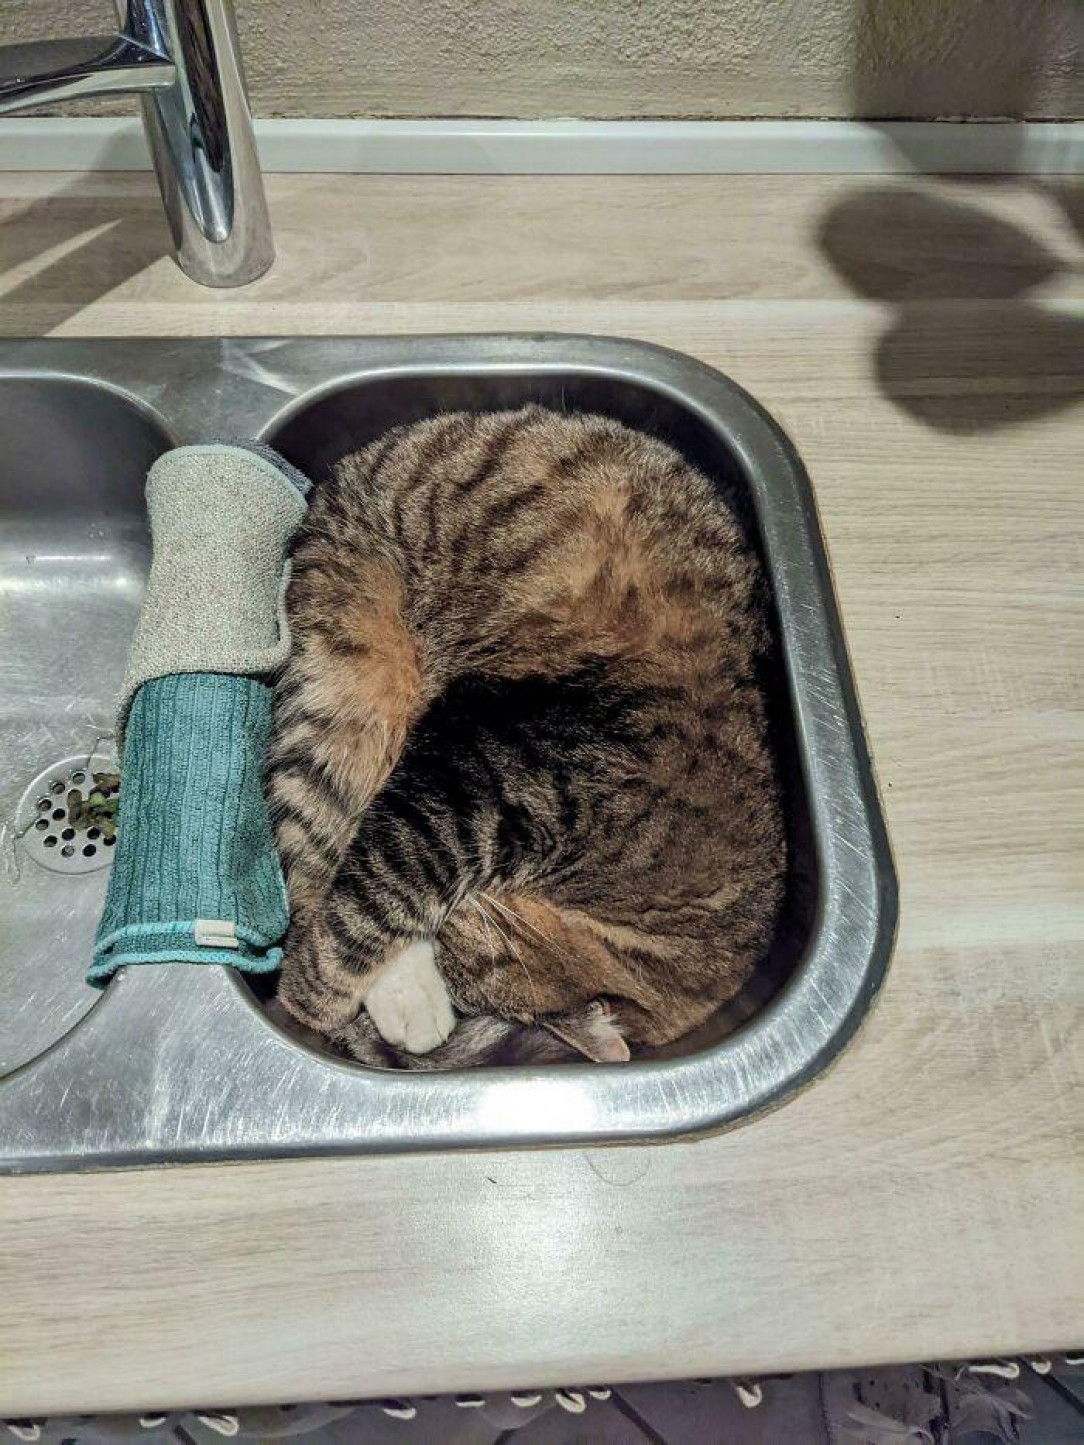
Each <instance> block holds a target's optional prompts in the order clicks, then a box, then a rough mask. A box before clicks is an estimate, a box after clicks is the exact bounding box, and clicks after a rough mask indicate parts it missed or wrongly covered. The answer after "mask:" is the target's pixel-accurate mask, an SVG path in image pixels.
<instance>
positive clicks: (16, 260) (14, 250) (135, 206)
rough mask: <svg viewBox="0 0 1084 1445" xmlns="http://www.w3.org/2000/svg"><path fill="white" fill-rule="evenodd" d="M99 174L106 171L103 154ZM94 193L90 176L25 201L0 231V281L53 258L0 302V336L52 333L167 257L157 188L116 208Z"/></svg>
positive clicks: (107, 159) (111, 201)
mask: <svg viewBox="0 0 1084 1445" xmlns="http://www.w3.org/2000/svg"><path fill="white" fill-rule="evenodd" d="M122 144H123V143H118V145H122ZM104 168H105V169H107V170H112V169H113V166H112V165H110V157H109V154H108V153H107V155H106V156H105V159H104ZM95 191H96V187H95V177H94V176H93V175H91V176H79V177H77V178H76V179H74V180H73V181H72V183H71V185H70V186H67V187H66V188H65V189H64V190H61V191H54V192H52V194H50V195H48V196H45V197H42V198H41V199H40V200H35V201H31V202H30V204H29V205H26V206H24V207H23V208H22V209H20V210H19V211H17V212H16V213H15V214H14V215H11V216H9V217H8V218H7V219H5V220H4V221H3V222H2V223H0V275H8V274H11V273H12V272H13V271H15V270H16V269H17V268H20V267H24V266H26V265H27V264H28V263H33V262H34V261H35V259H36V258H37V257H39V256H41V255H42V253H43V252H54V253H55V259H53V260H47V261H46V262H45V264H44V265H42V266H40V267H39V268H38V269H36V270H34V271H33V272H32V273H31V274H30V275H27V276H25V277H24V278H23V279H22V280H19V281H16V282H15V283H14V285H12V286H10V287H9V288H8V289H7V290H6V291H4V293H3V295H2V296H0V331H2V332H3V333H4V334H7V335H11V334H18V335H20V336H44V335H47V334H48V333H49V332H51V331H56V330H57V329H59V328H60V327H62V326H63V325H64V323H65V322H66V321H68V320H69V319H70V318H71V317H72V316H76V315H78V313H79V312H80V311H82V310H83V308H84V307H85V306H89V305H91V303H92V302H94V301H97V300H99V299H100V298H101V297H102V296H106V295H108V294H109V292H110V291H114V290H116V288H117V287H118V286H122V285H123V284H124V283H125V282H126V281H129V280H130V279H131V278H132V277H133V276H138V275H139V273H140V272H141V271H145V270H146V269H147V267H148V266H150V265H152V264H153V263H154V262H155V261H158V260H160V259H161V258H162V257H163V256H167V255H169V254H170V249H171V247H170V236H169V227H168V225H167V222H166V218H165V212H164V211H163V209H162V202H161V200H160V199H159V196H158V191H157V188H148V189H147V190H146V193H145V194H141V195H139V196H135V195H132V196H127V197H126V198H125V200H124V203H123V206H120V205H118V200H117V197H116V196H115V195H113V196H109V195H100V194H96V193H95ZM8 204H9V205H13V204H14V203H10V202H9V203H8ZM150 216H153V217H154V219H149V217H150ZM156 222H157V224H156ZM16 307H17V308H19V310H18V311H13V308H16ZM24 308H25V309H24ZM31 308H32V309H31ZM28 316H29V318H30V319H29V321H28V320H27V317H28Z"/></svg>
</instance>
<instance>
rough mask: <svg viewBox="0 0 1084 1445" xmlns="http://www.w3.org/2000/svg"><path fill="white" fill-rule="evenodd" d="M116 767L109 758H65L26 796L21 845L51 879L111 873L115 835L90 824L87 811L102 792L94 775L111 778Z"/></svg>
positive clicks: (45, 772) (19, 821) (21, 812)
mask: <svg viewBox="0 0 1084 1445" xmlns="http://www.w3.org/2000/svg"><path fill="white" fill-rule="evenodd" d="M116 766H117V765H116V763H115V761H114V760H113V758H112V756H111V755H105V754H102V753H95V754H94V755H93V756H92V757H90V758H88V757H87V755H86V753H81V754H80V755H79V756H78V757H74V758H61V760H60V761H59V762H57V763H53V765H52V766H51V767H48V768H45V769H44V770H43V771H42V772H40V773H39V774H38V776H37V777H36V778H35V779H34V781H33V782H32V783H31V784H30V786H29V787H28V788H27V790H26V792H25V793H24V794H23V796H22V801H21V802H20V804H19V812H18V818H17V821H16V831H17V832H18V835H19V841H20V842H21V843H22V846H23V848H24V849H25V850H26V852H27V853H29V855H30V857H31V858H33V860H34V862H35V863H40V864H41V866H42V867H43V868H48V869H50V870H51V871H52V872H53V873H93V871H94V870H95V869H96V868H105V867H108V865H109V861H110V859H111V858H112V856H113V853H114V852H115V851H116V842H117V835H116V832H115V831H112V832H111V831H110V829H109V828H108V827H104V828H103V827H99V826H95V825H94V824H93V823H90V824H88V823H87V822H86V818H85V810H86V807H87V805H88V804H89V802H90V796H91V794H92V793H94V792H96V791H97V792H99V793H100V792H101V791H102V785H101V784H99V783H96V782H95V780H94V774H95V773H98V774H103V773H106V774H110V773H113V772H115V771H116ZM106 796H110V795H109V794H108V793H107V794H106ZM81 812H82V813H83V814H84V817H83V818H82V820H80V818H79V815H80V813H81ZM73 821H75V823H76V826H73Z"/></svg>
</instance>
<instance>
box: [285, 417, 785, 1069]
mask: <svg viewBox="0 0 1084 1445" xmlns="http://www.w3.org/2000/svg"><path fill="white" fill-rule="evenodd" d="M287 605H288V613H289V618H290V625H291V628H292V631H293V650H292V653H291V657H290V660H289V662H288V664H287V666H286V667H285V669H284V671H283V674H282V676H281V679H280V681H279V683H278V685H277V688H276V692H275V714H274V729H273V742H272V751H271V767H270V773H269V784H268V789H269V799H270V803H271V808H272V815H273V818H274V821H275V826H276V833H277V839H278V843H279V847H280V850H281V854H282V858H283V863H284V868H285V872H286V878H287V886H288V891H289V896H290V905H291V925H290V932H289V935H288V938H287V943H286V961H285V964H284V966H283V970H282V975H281V980H280V983H279V1000H280V1002H281V1005H283V1006H284V1007H285V1009H286V1011H287V1012H288V1013H289V1014H290V1015H292V1016H293V1018H294V1019H296V1020H297V1021H299V1022H300V1023H301V1024H302V1025H305V1026H306V1027H307V1028H308V1029H311V1030H313V1031H315V1032H316V1033H317V1034H320V1035H322V1036H323V1037H324V1038H325V1039H326V1040H330V1041H331V1043H332V1044H333V1045H334V1046H335V1047H336V1048H337V1049H338V1050H340V1051H342V1052H345V1053H347V1054H350V1055H352V1056H353V1057H355V1058H359V1059H361V1060H363V1061H366V1062H371V1063H373V1062H375V1063H385V1064H392V1065H398V1066H406V1067H448V1066H450V1065H452V1064H462V1063H469V1062H478V1061H480V1060H482V1059H492V1058H497V1057H500V1058H513V1057H515V1058H544V1057H550V1056H554V1057H557V1056H560V1055H562V1054H565V1053H567V1052H568V1051H569V1050H572V1051H575V1052H576V1053H580V1054H585V1055H586V1056H587V1057H589V1058H593V1059H599V1060H603V1059H606V1060H610V1059H623V1058H627V1057H628V1056H629V1045H630V1044H631V1045H633V1046H634V1047H635V1046H651V1045H658V1044H662V1043H665V1042H667V1041H670V1040H673V1039H675V1038H677V1037H679V1036H680V1035H683V1034H685V1033H686V1032H687V1031H689V1030H691V1029H692V1028H694V1027H695V1026H696V1025H698V1024H700V1023H701V1022H703V1021H704V1020H705V1019H706V1018H707V1017H708V1016H709V1015H710V1014H711V1013H713V1012H714V1011H715V1010H716V1009H717V1008H718V1007H719V1005H720V1004H722V1003H723V1002H725V1001H726V1000H728V999H730V998H731V997H732V996H733V995H735V993H736V992H737V991H738V990H739V989H740V987H741V986H742V984H743V983H744V982H745V980H746V979H747V978H748V977H749V975H750V973H751V971H752V970H753V969H754V967H755V966H756V964H757V962H758V960H759V959H760V958H761V957H762V956H763V954H764V952H765V950H766V948H767V947H768V944H769V942H770V940H771V939H772V936H773V932H774V930H775V928H776V925H777V921H778V917H779V912H780V907H781V901H782V896H783V891H784V872H785V851H786V849H785V842H784V828H783V818H782V811H781V806H780V798H779V786H778V780H777V773H776V765H775V760H774V756H773V751H772V748H771V744H770V738H769V716H768V705H767V700H766V696H765V692H764V688H763V685H762V675H763V672H764V665H765V662H766V661H767V660H768V658H769V656H770V634H769V627H768V623H767V609H766V598H765V585H764V579H763V575H762V571H761V568H760V565H759V562H758V560H757V557H756V555H755V553H754V551H753V550H752V548H751V547H750V546H749V545H748V543H747V541H746V540H745V539H744V535H743V532H742V529H741V527H740V525H739V523H738V521H737V519H736V517H735V515H734V513H733V512H732V510H731V509H730V508H729V506H728V505H727V503H726V502H725V501H724V500H723V498H722V496H721V494H720V492H719V491H718V489H717V488H715V487H713V485H712V484H711V483H710V482H709V481H708V480H707V479H706V478H705V477H704V476H703V475H702V474H701V473H700V472H698V471H697V470H696V469H695V468H694V467H693V466H691V465H690V464H689V463H688V462H686V461H685V460H683V458H682V457H681V456H679V455H678V453H677V452H675V451H673V450H671V449H670V448H669V447H668V446H665V445H663V444H662V443H661V442H659V441H656V440H653V439H651V438H649V437H647V436H644V435H641V434H639V433H637V432H634V431H631V430H629V429H628V428H627V427H625V426H623V425H621V424H619V423H618V422H616V421H613V420H610V419H608V418H606V417H602V416H592V415H564V414H558V413H555V412H552V411H549V410H546V409H544V408H542V407H538V406H531V407H527V408H524V409H522V410H519V411H509V412H502V413H488V414H473V413H465V412H463V413H455V414H443V415H439V416H436V417H434V418H432V419H430V420H426V421H421V422H417V423H414V424H411V425H406V426H401V427H397V428H396V429H395V430H393V431H391V432H389V433H388V434H387V435H386V436H384V437H383V438H382V439H381V440H379V441H377V442H375V443H374V444H372V445H371V446H368V447H366V448H365V450H363V451H361V452H359V453H357V454H356V455H352V456H348V457H346V458H345V459H344V460H342V461H341V462H340V463H339V464H338V465H337V467H336V469H335V470H334V473H333V475H332V476H331V477H330V478H329V479H328V480H327V481H326V482H324V483H323V484H322V485H320V486H319V487H317V488H316V490H315V492H314V494H313V498H312V505H311V509H310V511H309V514H308V517H307V519H306V520H305V522H304V523H303V525H302V528H301V532H300V534H299V537H298V539H297V541H296V545H295V548H294V554H293V573H292V580H291V582H290V587H289V595H288V604H287ZM452 1005H454V1008H455V1011H456V1012H455V1013H453V1008H452Z"/></svg>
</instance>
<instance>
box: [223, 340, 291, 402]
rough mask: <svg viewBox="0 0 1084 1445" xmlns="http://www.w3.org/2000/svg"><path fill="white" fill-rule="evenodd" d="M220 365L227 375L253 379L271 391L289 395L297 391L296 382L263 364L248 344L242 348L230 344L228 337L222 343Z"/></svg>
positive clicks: (247, 379) (248, 379)
mask: <svg viewBox="0 0 1084 1445" xmlns="http://www.w3.org/2000/svg"><path fill="white" fill-rule="evenodd" d="M221 366H222V370H223V371H225V372H226V373H227V374H228V375H230V376H240V377H242V378H244V379H245V380H246V381H255V382H257V383H258V384H259V385H260V386H265V387H267V388H268V389H269V390H271V391H281V392H283V393H284V394H287V395H290V396H293V395H294V394H295V393H296V391H297V386H296V383H291V381H290V380H289V379H288V378H287V377H285V376H283V375H282V374H281V373H280V372H278V371H275V370H274V369H272V368H271V367H270V366H267V365H265V363H264V362H263V361H261V360H260V358H259V356H258V355H257V354H256V352H255V351H254V350H253V349H252V348H251V346H250V345H249V346H246V347H243V348H242V347H240V346H232V345H231V344H230V340H229V338H228V337H227V338H224V340H223V343H222V356H221Z"/></svg>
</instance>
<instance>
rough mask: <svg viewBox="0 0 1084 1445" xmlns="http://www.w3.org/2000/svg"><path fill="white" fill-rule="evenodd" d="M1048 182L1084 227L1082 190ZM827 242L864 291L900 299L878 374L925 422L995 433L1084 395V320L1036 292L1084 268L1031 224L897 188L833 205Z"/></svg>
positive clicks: (824, 234) (851, 281) (888, 392)
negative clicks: (1032, 232) (1050, 246)
mask: <svg viewBox="0 0 1084 1445" xmlns="http://www.w3.org/2000/svg"><path fill="white" fill-rule="evenodd" d="M1020 184H1023V185H1029V183H1028V182H1026V181H1022V182H1020ZM1042 189H1043V191H1044V193H1046V194H1047V195H1048V197H1049V199H1051V200H1055V201H1058V202H1060V203H1061V204H1062V206H1063V209H1064V211H1065V213H1066V215H1067V217H1068V218H1069V219H1070V221H1071V222H1072V223H1073V224H1074V225H1075V226H1076V227H1079V225H1080V219H1081V218H1080V209H1079V207H1080V195H1079V193H1076V192H1074V191H1073V190H1072V188H1071V187H1066V188H1064V194H1062V190H1061V188H1055V187H1050V188H1047V187H1042ZM819 240H820V245H821V248H822V250H823V251H824V254H825V255H826V256H827V258H828V259H829V261H830V262H831V263H832V265H833V266H834V267H835V269H836V270H837V271H838V272H839V274H840V275H841V276H842V277H843V278H844V279H845V280H846V281H847V283H848V285H850V286H851V288H852V289H853V290H854V291H855V292H856V293H857V294H858V295H860V296H866V297H869V298H871V299H874V300H878V301H884V302H887V303H888V304H890V305H891V306H893V307H894V308H895V310H894V314H893V317H892V320H891V323H890V325H889V327H888V329H887V330H886V331H885V333H884V334H883V336H882V337H881V339H880V342H879V343H878V346H877V351H876V356H875V365H876V373H877V380H878V383H879V385H880V388H881V390H882V391H883V393H884V394H885V396H887V397H888V398H889V399H890V400H892V401H894V402H895V403H896V404H897V405H898V406H900V407H901V408H902V409H903V410H905V411H907V412H909V413H910V414H911V415H912V416H913V417H915V418H916V419H917V420H918V421H922V422H925V423H926V424H927V425H928V426H931V427H935V428H936V429H937V430H939V431H945V432H958V433H974V432H980V431H986V430H995V429H997V428H999V427H1005V426H1012V425H1014V424H1018V423H1020V422H1026V421H1032V420H1035V419H1036V418H1038V417H1042V416H1046V415H1048V414H1049V413H1051V412H1056V411H1060V410H1062V409H1063V408H1065V407H1068V406H1071V405H1073V404H1074V402H1076V401H1079V400H1080V399H1081V398H1082V397H1084V321H1082V320H1081V319H1080V318H1079V317H1076V316H1072V315H1069V314H1067V313H1061V312H1058V311H1057V310H1054V309H1052V308H1051V307H1048V306H1044V305H1040V304H1038V303H1037V302H1036V301H1034V300H1031V299H1029V296H1028V293H1029V292H1031V291H1032V290H1034V289H1035V288H1036V287H1038V286H1040V285H1042V284H1043V283H1044V282H1048V281H1050V280H1051V279H1052V278H1053V277H1055V276H1057V275H1059V274H1061V273H1063V272H1065V271H1066V270H1068V269H1074V270H1075V269H1078V268H1077V267H1076V266H1071V267H1070V266H1069V265H1067V263H1066V262H1065V261H1063V260H1062V258H1061V257H1059V256H1056V255H1054V254H1053V253H1052V252H1050V251H1049V250H1047V248H1046V247H1045V246H1043V245H1042V244H1041V243H1040V242H1038V241H1036V240H1034V239H1033V238H1032V237H1031V236H1029V235H1028V234H1027V233H1026V232H1025V231H1022V230H1020V229H1018V228H1017V227H1016V226H1014V225H1011V224H1009V223H1008V222H1006V221H1003V220H1001V219H1000V218H999V217H996V216H993V215H990V214H989V213H988V212H986V211H984V210H982V209H981V208H980V207H979V206H976V205H973V204H971V203H970V202H965V201H962V200H956V199H951V200H945V199H941V198H940V197H937V196H933V195H930V194H928V193H926V192H920V191H917V190H913V191H912V190H901V189H898V188H888V187H886V188H885V189H883V190H878V191H872V192H870V191H865V192H858V193H856V194H855V195H853V196H851V197H848V198H846V199H844V200H842V201H840V202H839V203H838V204H837V205H835V206H833V207H832V209H831V210H830V211H829V212H828V214H827V216H826V217H825V219H824V221H823V222H822V225H821V228H820V234H819Z"/></svg>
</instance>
